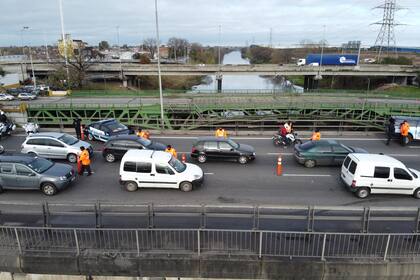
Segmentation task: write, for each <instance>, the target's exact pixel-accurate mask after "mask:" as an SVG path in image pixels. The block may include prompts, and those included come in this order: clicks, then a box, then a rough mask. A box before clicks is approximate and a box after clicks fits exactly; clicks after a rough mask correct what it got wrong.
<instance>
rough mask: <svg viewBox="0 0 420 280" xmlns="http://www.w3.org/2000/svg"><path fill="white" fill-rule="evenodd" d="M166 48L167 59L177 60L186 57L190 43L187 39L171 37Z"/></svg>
mask: <svg viewBox="0 0 420 280" xmlns="http://www.w3.org/2000/svg"><path fill="white" fill-rule="evenodd" d="M168 47H169V58H174V59H177V58H179V57H183V56H185V55H186V53H187V49H188V48H189V47H190V43H189V42H188V40H187V39H182V38H176V37H172V38H169V40H168Z"/></svg>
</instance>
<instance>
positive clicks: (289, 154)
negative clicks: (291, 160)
mask: <svg viewBox="0 0 420 280" xmlns="http://www.w3.org/2000/svg"><path fill="white" fill-rule="evenodd" d="M267 155H269V156H279V155H282V156H293V153H267Z"/></svg>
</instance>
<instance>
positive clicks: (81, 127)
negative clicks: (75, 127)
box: [80, 125, 85, 140]
mask: <svg viewBox="0 0 420 280" xmlns="http://www.w3.org/2000/svg"><path fill="white" fill-rule="evenodd" d="M80 139H81V140H85V132H84V127H83V125H80Z"/></svg>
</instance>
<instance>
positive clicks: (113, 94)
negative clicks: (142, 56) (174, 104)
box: [71, 90, 185, 98]
mask: <svg viewBox="0 0 420 280" xmlns="http://www.w3.org/2000/svg"><path fill="white" fill-rule="evenodd" d="M163 93H164V94H165V96H178V95H180V94H182V93H185V91H184V90H164V91H163ZM71 96H72V97H86V98H91V97H98V98H99V97H100V98H118V97H133V98H135V97H159V91H158V90H139V91H134V90H73V92H72V95H71Z"/></svg>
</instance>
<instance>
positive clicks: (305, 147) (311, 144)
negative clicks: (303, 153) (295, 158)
mask: <svg viewBox="0 0 420 280" xmlns="http://www.w3.org/2000/svg"><path fill="white" fill-rule="evenodd" d="M313 147H315V143H314V141H308V142H305V143H303V144H302V145H300V146H299V148H301V149H302V150H309V149H312V148H313Z"/></svg>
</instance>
